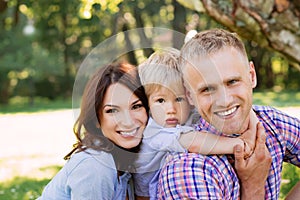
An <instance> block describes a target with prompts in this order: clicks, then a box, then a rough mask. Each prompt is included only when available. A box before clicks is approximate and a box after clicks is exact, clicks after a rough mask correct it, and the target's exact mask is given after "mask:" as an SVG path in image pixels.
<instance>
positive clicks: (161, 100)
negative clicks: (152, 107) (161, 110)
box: [156, 98, 165, 103]
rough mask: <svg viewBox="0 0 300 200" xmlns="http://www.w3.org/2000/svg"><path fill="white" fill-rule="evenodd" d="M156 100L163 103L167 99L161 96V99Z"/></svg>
mask: <svg viewBox="0 0 300 200" xmlns="http://www.w3.org/2000/svg"><path fill="white" fill-rule="evenodd" d="M156 102H158V103H163V102H165V100H164V99H163V98H159V99H157V100H156Z"/></svg>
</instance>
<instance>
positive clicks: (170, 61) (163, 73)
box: [138, 48, 183, 97]
mask: <svg viewBox="0 0 300 200" xmlns="http://www.w3.org/2000/svg"><path fill="white" fill-rule="evenodd" d="M179 56H180V51H179V50H177V49H175V48H167V49H162V50H158V51H156V52H155V53H153V54H152V55H151V56H150V57H149V58H148V59H147V60H146V61H145V62H143V63H142V64H140V65H139V66H138V71H139V75H140V79H141V83H142V85H143V86H144V88H145V92H146V95H147V96H148V97H149V96H150V95H151V94H152V93H153V92H155V91H157V90H159V89H160V88H161V87H165V88H168V89H170V90H171V91H173V92H175V91H177V90H178V87H179V86H183V79H182V76H181V73H180V71H179V68H178V67H179V66H178V62H179Z"/></svg>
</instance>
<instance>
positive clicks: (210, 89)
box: [202, 87, 214, 92]
mask: <svg viewBox="0 0 300 200" xmlns="http://www.w3.org/2000/svg"><path fill="white" fill-rule="evenodd" d="M212 91H214V88H213V87H206V88H204V89H203V90H202V92H212Z"/></svg>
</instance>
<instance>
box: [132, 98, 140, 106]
mask: <svg viewBox="0 0 300 200" xmlns="http://www.w3.org/2000/svg"><path fill="white" fill-rule="evenodd" d="M139 101H141V100H140V99H137V100H135V101H134V102H132V103H131V105H134V104H136V103H138V102H139Z"/></svg>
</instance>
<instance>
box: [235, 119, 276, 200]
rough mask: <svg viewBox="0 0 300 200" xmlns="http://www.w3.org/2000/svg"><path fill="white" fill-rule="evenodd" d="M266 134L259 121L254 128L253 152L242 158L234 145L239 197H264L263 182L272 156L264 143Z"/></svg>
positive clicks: (238, 146)
mask: <svg viewBox="0 0 300 200" xmlns="http://www.w3.org/2000/svg"><path fill="white" fill-rule="evenodd" d="M265 142H266V135H265V130H264V127H263V126H262V124H261V123H258V124H257V128H256V143H255V149H254V153H253V154H252V155H251V157H249V158H248V159H246V160H245V159H244V151H243V148H242V147H241V146H240V145H237V146H235V148H234V156H235V169H236V172H237V174H238V177H239V180H240V183H241V199H242V200H246V199H247V200H248V199H255V200H257V199H265V183H266V180H267V177H268V174H269V170H270V166H271V162H272V158H271V155H270V153H269V151H268V149H267V147H266V145H265Z"/></svg>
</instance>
